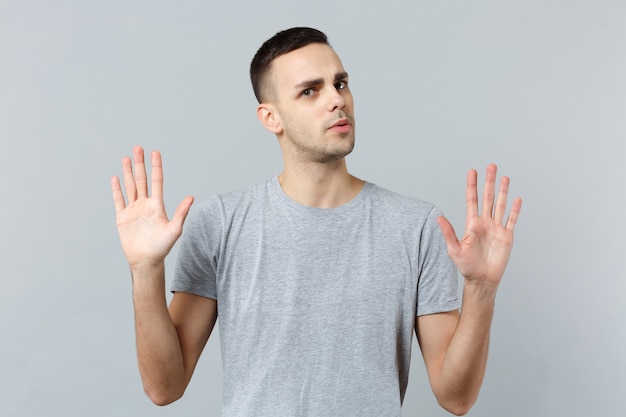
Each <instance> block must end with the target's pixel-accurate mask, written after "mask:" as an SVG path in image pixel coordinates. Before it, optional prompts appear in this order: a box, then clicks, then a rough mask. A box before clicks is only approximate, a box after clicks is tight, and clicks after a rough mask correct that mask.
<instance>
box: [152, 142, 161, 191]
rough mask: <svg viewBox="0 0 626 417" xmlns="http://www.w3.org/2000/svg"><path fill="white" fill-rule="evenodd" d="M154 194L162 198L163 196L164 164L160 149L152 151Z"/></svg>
mask: <svg viewBox="0 0 626 417" xmlns="http://www.w3.org/2000/svg"><path fill="white" fill-rule="evenodd" d="M151 162H152V173H151V181H152V187H151V188H152V196H153V197H156V198H159V199H162V198H163V165H162V163H161V153H160V152H159V151H152V154H151Z"/></svg>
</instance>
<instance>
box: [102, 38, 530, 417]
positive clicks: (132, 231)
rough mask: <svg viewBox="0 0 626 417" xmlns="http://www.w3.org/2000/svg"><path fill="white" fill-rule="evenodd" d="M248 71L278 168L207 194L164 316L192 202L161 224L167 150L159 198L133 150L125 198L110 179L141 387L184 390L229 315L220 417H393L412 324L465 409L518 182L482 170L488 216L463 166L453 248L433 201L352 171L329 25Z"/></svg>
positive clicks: (165, 392) (346, 99)
mask: <svg viewBox="0 0 626 417" xmlns="http://www.w3.org/2000/svg"><path fill="white" fill-rule="evenodd" d="M251 78H252V83H253V88H254V92H255V95H256V96H257V99H258V100H259V106H258V110H257V112H258V117H259V120H260V121H261V123H262V124H263V125H264V126H265V127H266V128H267V129H268V130H270V131H271V132H273V133H274V134H276V137H277V138H278V141H279V144H280V147H281V151H282V154H283V159H284V171H283V172H282V173H281V174H280V175H278V176H277V177H275V178H272V179H270V180H268V181H266V182H265V183H263V184H260V185H258V186H256V187H253V188H250V189H248V190H245V191H242V192H235V193H228V194H223V195H218V196H215V197H212V198H210V199H208V200H207V201H204V202H202V203H201V205H200V207H199V208H198V210H196V211H195V212H194V216H192V217H191V218H190V220H189V222H188V224H187V225H186V228H185V235H184V237H183V239H182V242H181V247H180V255H179V259H178V263H177V267H176V271H175V279H174V283H173V287H172V290H173V291H174V296H173V298H172V301H171V303H170V306H169V310H168V308H167V306H166V301H165V300H166V299H165V288H164V259H165V256H166V255H167V254H168V253H169V251H170V249H171V248H172V246H173V245H174V243H175V242H176V240H177V239H178V237H179V236H180V235H181V233H182V226H183V222H184V220H185V217H186V215H187V213H188V211H189V208H190V206H191V204H192V202H193V198H191V197H187V198H185V199H184V200H183V202H182V203H181V204H180V205H179V207H178V209H177V210H176V213H175V214H174V216H173V218H172V220H171V221H170V220H168V218H167V216H166V214H165V210H164V207H163V198H162V181H163V177H162V168H161V157H160V155H159V153H158V152H153V153H152V156H151V164H152V176H151V182H152V196H149V195H148V186H147V182H148V180H147V176H146V169H145V163H144V156H143V150H142V149H141V148H139V147H136V148H135V149H134V151H133V154H134V165H135V170H134V173H133V169H132V163H131V160H130V158H124V159H123V173H124V184H125V189H126V196H127V200H128V202H126V201H125V200H124V196H123V194H122V191H121V187H120V181H119V179H117V178H116V177H114V178H113V180H112V190H113V199H114V202H115V207H116V214H117V227H118V231H119V234H120V240H121V243H122V247H123V249H124V253H125V255H126V258H127V260H128V262H129V264H130V268H131V273H132V280H133V301H134V307H135V319H136V335H137V350H138V360H139V368H140V372H141V376H142V379H143V383H144V388H145V390H146V392H147V394H148V395H149V396H150V398H151V399H152V401H154V402H155V403H156V404H167V403H170V402H172V401H175V400H176V399H178V398H180V397H181V396H182V395H183V392H184V391H185V388H186V387H187V385H188V383H189V380H190V378H191V376H192V373H193V370H194V367H195V365H196V363H197V361H198V358H199V356H200V353H201V352H202V349H203V347H204V346H205V344H206V342H207V340H208V338H209V335H210V334H211V331H212V329H213V326H214V324H215V322H216V320H217V317H218V310H219V317H220V336H221V343H222V352H223V361H224V389H223V391H224V395H223V404H222V406H223V410H222V415H223V416H224V417H233V416H237V417H239V416H255V417H261V416H268V417H269V416H271V417H276V416H304V415H306V416H324V417H327V416H342V417H346V416H358V417H366V416H376V417H380V416H400V415H401V410H400V409H401V405H402V400H403V398H404V395H405V391H406V386H407V382H408V371H409V361H410V354H411V342H412V336H413V332H415V333H416V335H417V339H418V342H419V345H420V348H421V351H422V355H423V357H424V360H425V363H426V367H427V370H428V375H429V379H430V383H431V386H432V389H433V392H434V393H435V395H436V397H437V400H438V401H439V403H440V404H441V405H442V406H443V407H444V408H445V409H447V410H449V411H450V412H452V413H454V414H459V415H460V414H464V413H466V412H467V411H468V410H469V409H470V407H471V406H472V405H473V403H474V402H475V401H476V398H477V396H478V391H479V388H480V385H481V383H482V379H483V375H484V372H485V365H486V361H487V350H488V344H489V329H490V326H491V321H492V316H493V305H494V299H495V294H496V290H497V287H498V284H499V282H500V280H501V278H502V275H503V273H504V270H505V267H506V264H507V261H508V257H509V254H510V251H511V247H512V244H513V229H514V226H515V223H516V221H517V218H518V215H519V212H520V209H521V200H520V199H516V200H515V201H514V203H513V206H512V209H511V212H510V214H509V216H508V219H506V220H505V219H504V216H505V209H506V200H507V194H508V185H509V179H508V178H506V177H503V178H502V179H501V181H500V186H499V188H498V190H497V191H496V185H495V182H496V167H495V166H493V165H490V166H489V167H488V168H487V174H486V180H485V190H484V195H483V198H482V208H481V211H480V212H479V209H478V193H477V185H476V182H477V174H476V172H475V171H470V173H469V174H468V181H467V196H466V197H467V222H466V226H465V232H464V237H463V239H462V240H461V241H458V240H457V238H456V235H455V232H454V230H453V228H452V226H451V225H450V224H449V223H448V221H447V220H446V219H445V218H443V217H442V216H441V214H440V212H439V211H438V209H436V208H435V207H434V206H432V205H431V204H429V203H425V202H423V201H419V200H414V199H410V198H407V197H403V196H400V195H398V194H395V193H393V192H390V191H387V190H385V189H383V188H380V187H378V186H376V185H374V184H371V183H367V182H365V181H363V180H361V179H358V178H355V177H353V176H352V175H350V174H349V173H348V171H347V168H346V161H345V156H346V155H348V154H349V153H350V152H351V151H352V149H353V146H354V138H355V121H354V113H353V101H352V95H351V93H350V89H349V86H348V74H347V73H346V71H345V70H344V68H343V66H342V63H341V61H340V60H339V57H338V56H337V54H336V53H335V52H334V50H333V49H332V48H331V47H330V46H329V44H328V42H327V40H326V36H325V35H324V34H323V33H321V32H319V31H317V30H314V29H310V28H293V29H289V30H286V31H283V32H280V33H278V34H276V35H275V36H274V37H273V38H271V39H270V40H268V41H267V42H265V43H264V44H263V46H261V48H260V49H259V51H258V52H257V54H256V56H255V57H254V60H253V61H252V65H251ZM496 194H497V195H496ZM448 254H449V255H448ZM455 264H456V267H455ZM457 268H458V271H459V272H460V273H461V274H462V275H463V276H464V277H465V282H464V291H463V300H462V304H463V312H462V313H460V312H459V308H460V301H461V300H459V299H458V296H457V288H456V287H457Z"/></svg>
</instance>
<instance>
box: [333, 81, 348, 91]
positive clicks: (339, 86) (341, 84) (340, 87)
mask: <svg viewBox="0 0 626 417" xmlns="http://www.w3.org/2000/svg"><path fill="white" fill-rule="evenodd" d="M347 86H348V83H347V82H346V81H339V82H338V83H336V84H335V88H336V89H337V90H343V89H344V88H346V87H347Z"/></svg>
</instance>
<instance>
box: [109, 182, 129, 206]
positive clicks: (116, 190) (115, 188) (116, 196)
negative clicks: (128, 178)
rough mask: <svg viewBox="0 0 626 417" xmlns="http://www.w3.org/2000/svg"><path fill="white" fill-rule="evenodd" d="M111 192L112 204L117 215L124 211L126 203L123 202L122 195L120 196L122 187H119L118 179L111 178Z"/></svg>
mask: <svg viewBox="0 0 626 417" xmlns="http://www.w3.org/2000/svg"><path fill="white" fill-rule="evenodd" d="M111 191H112V192H113V204H115V212H116V213H119V212H120V211H122V210H124V208H126V203H125V202H124V194H122V187H121V186H120V179H119V178H117V177H113V178H111Z"/></svg>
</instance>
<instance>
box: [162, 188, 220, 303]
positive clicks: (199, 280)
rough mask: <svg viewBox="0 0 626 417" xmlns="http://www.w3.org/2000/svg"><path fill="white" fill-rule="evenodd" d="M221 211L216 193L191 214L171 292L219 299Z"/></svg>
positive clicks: (179, 253) (181, 244) (182, 239)
mask: <svg viewBox="0 0 626 417" xmlns="http://www.w3.org/2000/svg"><path fill="white" fill-rule="evenodd" d="M222 213H223V206H222V204H221V201H220V199H219V197H217V196H215V197H212V198H209V199H208V200H206V201H204V202H203V203H201V204H200V206H199V207H198V209H197V210H195V211H193V212H191V213H190V214H189V218H188V219H187V222H186V224H185V228H184V231H183V236H182V238H181V242H180V248H179V251H178V258H177V260H176V266H175V269H174V280H173V282H172V286H171V291H172V292H177V291H178V292H187V293H191V294H196V295H200V296H203V297H207V298H212V299H214V300H217V285H216V280H217V268H218V260H219V254H220V246H221V240H222V235H223V225H222V218H223V216H222Z"/></svg>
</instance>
